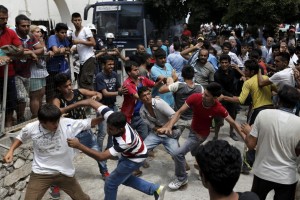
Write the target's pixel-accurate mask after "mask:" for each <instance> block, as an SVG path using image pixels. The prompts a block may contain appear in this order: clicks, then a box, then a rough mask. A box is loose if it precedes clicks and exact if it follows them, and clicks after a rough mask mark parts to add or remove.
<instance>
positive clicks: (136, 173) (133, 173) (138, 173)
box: [132, 169, 143, 177]
mask: <svg viewBox="0 0 300 200" xmlns="http://www.w3.org/2000/svg"><path fill="white" fill-rule="evenodd" d="M142 174H143V172H142V171H141V170H140V169H137V170H134V171H133V172H132V175H133V176H136V177H140V176H141V175H142Z"/></svg>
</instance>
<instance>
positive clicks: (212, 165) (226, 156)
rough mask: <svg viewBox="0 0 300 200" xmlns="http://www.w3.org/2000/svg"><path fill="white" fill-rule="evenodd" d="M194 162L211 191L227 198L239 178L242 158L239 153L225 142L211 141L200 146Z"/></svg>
mask: <svg viewBox="0 0 300 200" xmlns="http://www.w3.org/2000/svg"><path fill="white" fill-rule="evenodd" d="M196 160H197V163H198V165H199V168H200V173H201V175H203V176H204V181H207V182H209V183H210V185H211V186H212V188H213V190H214V191H215V192H216V193H218V194H220V195H225V196H228V195H230V194H231V193H232V191H233V188H234V186H235V184H236V182H237V181H238V179H239V177H240V172H241V166H242V157H241V153H240V151H239V150H238V149H237V148H236V147H233V146H231V145H230V144H229V143H228V142H227V141H225V140H212V141H209V142H207V143H206V144H205V145H201V146H200V147H199V149H198V151H197V154H196Z"/></svg>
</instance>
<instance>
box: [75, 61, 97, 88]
mask: <svg viewBox="0 0 300 200" xmlns="http://www.w3.org/2000/svg"><path fill="white" fill-rule="evenodd" d="M95 69H96V59H95V58H94V57H91V58H89V59H87V60H86V61H85V63H83V65H81V66H80V72H79V76H78V86H79V88H84V89H88V90H94V85H93V80H94V74H95Z"/></svg>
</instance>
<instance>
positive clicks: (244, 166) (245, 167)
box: [241, 163, 251, 175]
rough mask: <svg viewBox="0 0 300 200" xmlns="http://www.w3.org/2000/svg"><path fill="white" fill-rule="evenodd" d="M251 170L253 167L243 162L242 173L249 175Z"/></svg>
mask: <svg viewBox="0 0 300 200" xmlns="http://www.w3.org/2000/svg"><path fill="white" fill-rule="evenodd" d="M250 171H251V168H250V167H248V166H247V165H246V164H245V163H243V166H242V170H241V173H242V174H244V175H249V174H250Z"/></svg>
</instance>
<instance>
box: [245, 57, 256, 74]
mask: <svg viewBox="0 0 300 200" xmlns="http://www.w3.org/2000/svg"><path fill="white" fill-rule="evenodd" d="M244 65H245V68H246V69H248V70H249V71H254V72H255V74H257V72H258V70H259V65H258V63H257V61H256V60H253V59H249V60H246V61H245V64H244Z"/></svg>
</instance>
